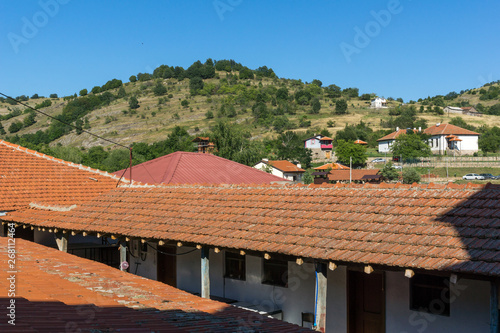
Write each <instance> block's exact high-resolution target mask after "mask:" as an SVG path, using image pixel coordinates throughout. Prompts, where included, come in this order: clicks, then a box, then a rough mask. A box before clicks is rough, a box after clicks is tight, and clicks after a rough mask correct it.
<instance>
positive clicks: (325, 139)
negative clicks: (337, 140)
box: [320, 136, 333, 141]
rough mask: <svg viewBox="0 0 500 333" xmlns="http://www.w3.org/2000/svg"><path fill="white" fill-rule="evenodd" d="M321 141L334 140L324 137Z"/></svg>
mask: <svg viewBox="0 0 500 333" xmlns="http://www.w3.org/2000/svg"><path fill="white" fill-rule="evenodd" d="M320 141H333V139H332V138H329V137H327V136H324V137H322V138H321V139H320Z"/></svg>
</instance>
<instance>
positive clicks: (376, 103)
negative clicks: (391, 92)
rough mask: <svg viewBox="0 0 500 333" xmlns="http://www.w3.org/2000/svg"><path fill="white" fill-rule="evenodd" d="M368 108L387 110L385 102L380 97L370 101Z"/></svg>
mask: <svg viewBox="0 0 500 333" xmlns="http://www.w3.org/2000/svg"><path fill="white" fill-rule="evenodd" d="M370 107H371V108H374V109H385V108H387V100H386V99H385V98H381V97H377V98H374V99H372V100H371V104H370Z"/></svg>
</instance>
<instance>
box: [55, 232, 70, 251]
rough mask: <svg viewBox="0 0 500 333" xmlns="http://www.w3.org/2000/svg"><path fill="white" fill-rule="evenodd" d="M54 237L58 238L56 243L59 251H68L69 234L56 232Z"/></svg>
mask: <svg viewBox="0 0 500 333" xmlns="http://www.w3.org/2000/svg"><path fill="white" fill-rule="evenodd" d="M54 237H55V238H56V244H57V248H58V249H59V251H63V252H68V236H67V235H66V234H63V233H62V232H56V233H55V234H54Z"/></svg>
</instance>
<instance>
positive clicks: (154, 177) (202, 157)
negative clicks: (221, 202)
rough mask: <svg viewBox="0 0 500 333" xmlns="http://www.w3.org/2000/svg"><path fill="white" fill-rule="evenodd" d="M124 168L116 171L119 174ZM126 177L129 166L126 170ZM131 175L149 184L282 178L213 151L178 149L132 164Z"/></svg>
mask: <svg viewBox="0 0 500 333" xmlns="http://www.w3.org/2000/svg"><path fill="white" fill-rule="evenodd" d="M123 173H124V170H120V171H117V172H115V173H114V174H115V175H118V176H121V175H122V174H123ZM125 176H127V177H129V170H127V172H126V173H125ZM132 179H133V180H135V181H139V182H142V183H148V184H270V183H273V182H283V181H287V180H286V179H284V178H281V177H277V176H274V175H271V174H268V173H266V172H264V171H261V170H257V169H255V168H252V167H249V166H246V165H243V164H240V163H236V162H233V161H230V160H227V159H225V158H222V157H219V156H215V155H212V154H201V153H188V152H183V151H178V152H175V153H172V154H168V155H165V156H162V157H158V158H155V159H154V160H151V161H147V162H144V163H141V164H138V165H135V166H133V167H132Z"/></svg>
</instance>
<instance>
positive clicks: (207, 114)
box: [205, 110, 214, 119]
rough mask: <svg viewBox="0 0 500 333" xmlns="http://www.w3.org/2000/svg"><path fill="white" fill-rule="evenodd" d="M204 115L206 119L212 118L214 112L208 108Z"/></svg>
mask: <svg viewBox="0 0 500 333" xmlns="http://www.w3.org/2000/svg"><path fill="white" fill-rule="evenodd" d="M205 117H207V119H213V117H214V113H213V112H212V111H210V110H209V111H207V112H206V113H205Z"/></svg>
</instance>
